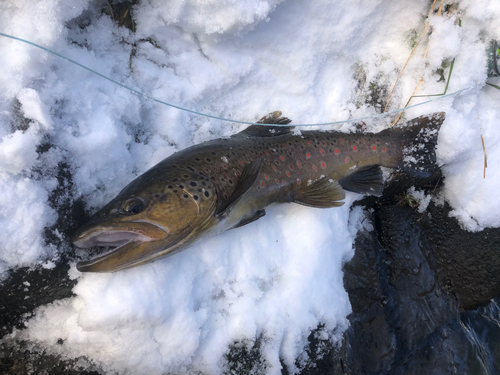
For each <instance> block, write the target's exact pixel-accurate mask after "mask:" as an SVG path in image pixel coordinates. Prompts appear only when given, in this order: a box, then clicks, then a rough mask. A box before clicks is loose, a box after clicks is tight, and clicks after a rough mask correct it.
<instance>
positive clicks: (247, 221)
mask: <svg viewBox="0 0 500 375" xmlns="http://www.w3.org/2000/svg"><path fill="white" fill-rule="evenodd" d="M263 216H266V210H258V211H257V212H256V213H255V214H253V216H250V217H248V218H246V219H243V220H241V221H240V222H239V223H238V224H236V225H235V226H234V227H232V228H231V229H234V228H239V227H242V226H243V225H247V224H250V223H252V222H254V221H255V220H259V219H260V218H261V217H263Z"/></svg>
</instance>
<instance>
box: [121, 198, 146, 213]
mask: <svg viewBox="0 0 500 375" xmlns="http://www.w3.org/2000/svg"><path fill="white" fill-rule="evenodd" d="M122 209H123V211H124V213H127V214H132V215H137V214H138V213H141V212H142V211H143V210H144V202H143V200H142V199H140V198H132V199H129V200H128V201H126V202H125V203H124V204H123V206H122Z"/></svg>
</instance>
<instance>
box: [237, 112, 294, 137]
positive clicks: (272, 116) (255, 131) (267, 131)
mask: <svg viewBox="0 0 500 375" xmlns="http://www.w3.org/2000/svg"><path fill="white" fill-rule="evenodd" d="M291 122H292V120H290V119H289V118H287V117H281V111H274V112H271V113H269V114H267V115H265V116H264V117H262V118H261V119H260V120H259V121H257V123H259V124H278V125H286V124H289V123H291ZM293 128H294V126H265V125H250V126H249V127H248V128H246V129H245V130H243V131H241V132H240V133H239V134H243V135H246V136H249V137H272V136H275V135H284V134H288V133H290V132H291V131H292V129H293Z"/></svg>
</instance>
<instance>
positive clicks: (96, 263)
mask: <svg viewBox="0 0 500 375" xmlns="http://www.w3.org/2000/svg"><path fill="white" fill-rule="evenodd" d="M167 238H168V235H167V231H166V230H165V229H164V228H160V227H159V226H156V225H154V224H150V223H134V225H130V223H129V224H128V225H126V226H125V227H124V228H120V227H119V226H118V227H113V228H111V227H107V228H106V227H99V226H98V227H94V228H90V229H88V230H84V231H79V233H76V234H75V235H74V236H73V238H72V242H73V244H74V245H75V246H76V247H78V248H84V249H87V248H91V247H104V248H103V249H102V250H101V252H100V254H99V256H97V257H95V258H93V259H90V260H85V261H81V262H78V263H77V264H76V268H77V269H78V271H80V272H114V271H118V270H121V269H124V268H129V267H133V266H135V265H138V264H142V263H143V259H145V258H154V257H155V255H154V254H156V253H158V252H159V251H161V250H162V249H163V248H164V245H165V239H167ZM110 248H111V249H110Z"/></svg>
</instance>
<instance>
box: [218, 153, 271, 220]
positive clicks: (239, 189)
mask: <svg viewBox="0 0 500 375" xmlns="http://www.w3.org/2000/svg"><path fill="white" fill-rule="evenodd" d="M262 163H263V160H262V159H256V160H254V161H252V162H251V163H249V164H247V165H246V167H245V168H244V169H243V171H242V172H241V176H240V179H239V181H238V184H237V185H236V187H235V188H234V191H233V193H232V194H231V196H230V197H229V198H228V199H227V200H225V199H221V198H220V195H219V199H218V201H217V210H216V211H215V214H216V215H222V214H224V213H225V212H226V211H228V210H229V209H230V208H231V207H232V206H234V205H235V204H236V202H238V200H239V199H240V198H241V196H242V195H243V194H245V193H246V192H247V191H248V189H250V188H251V187H252V185H253V184H254V182H255V180H256V179H257V177H258V175H259V172H260V169H261V168H262Z"/></svg>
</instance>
